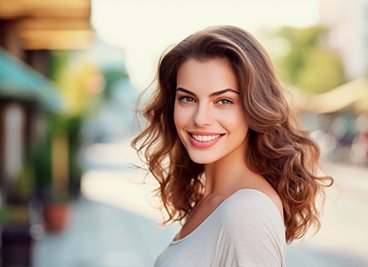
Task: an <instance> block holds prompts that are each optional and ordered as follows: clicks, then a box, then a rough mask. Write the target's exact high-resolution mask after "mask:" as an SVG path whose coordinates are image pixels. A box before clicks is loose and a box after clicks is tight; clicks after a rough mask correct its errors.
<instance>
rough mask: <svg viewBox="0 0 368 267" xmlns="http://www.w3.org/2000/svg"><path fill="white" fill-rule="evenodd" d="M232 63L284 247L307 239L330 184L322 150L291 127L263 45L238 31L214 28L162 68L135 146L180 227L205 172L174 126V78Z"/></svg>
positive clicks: (190, 40) (182, 46)
mask: <svg viewBox="0 0 368 267" xmlns="http://www.w3.org/2000/svg"><path fill="white" fill-rule="evenodd" d="M214 57H216V58H226V59H228V60H229V62H230V63H231V65H232V66H233V69H234V71H235V73H236V76H237V79H238V83H239V88H240V96H241V99H243V101H242V105H243V109H244V113H245V116H246V119H247V123H248V124H249V132H248V140H249V143H248V151H247V157H246V159H247V164H248V167H249V168H251V169H252V170H253V171H255V172H257V173H259V174H261V175H262V176H264V177H265V178H266V179H267V181H268V182H269V183H270V184H271V185H272V187H273V188H274V189H275V190H276V191H277V193H278V194H279V196H280V198H281V200H282V203H283V208H284V222H285V226H286V240H287V241H288V242H291V241H292V240H294V239H296V238H301V237H302V236H303V235H304V234H305V232H306V231H307V229H308V228H309V226H310V225H312V224H314V225H316V226H317V228H319V226H320V222H319V212H318V209H317V207H316V203H315V202H316V197H317V195H318V193H319V192H323V191H322V190H321V188H322V186H329V185H331V184H332V182H333V180H332V178H331V177H329V176H326V177H319V176H317V174H316V173H317V168H318V160H319V154H320V153H319V148H318V146H317V145H316V143H315V142H313V141H312V140H311V139H310V137H309V136H308V133H307V132H305V131H302V130H299V129H298V128H297V127H296V126H295V123H294V121H293V120H292V116H291V111H290V109H289V107H288V103H287V102H286V100H285V98H284V96H283V92H282V86H281V84H280V82H279V80H278V78H277V77H276V74H275V71H274V68H273V65H272V63H271V61H270V59H269V57H268V55H267V53H266V52H265V50H264V49H263V47H262V46H261V45H260V44H259V43H258V41H257V40H256V39H255V38H254V37H253V36H252V35H251V34H249V33H248V32H246V31H244V30H243V29H240V28H238V27H234V26H218V27H210V28H207V29H204V30H202V31H199V32H197V33H195V34H193V35H190V36H189V37H187V38H186V39H184V40H183V41H181V42H180V43H179V44H177V45H176V46H175V47H173V48H172V49H171V50H169V51H168V52H167V53H166V54H164V55H163V56H162V57H161V59H160V62H159V68H158V84H157V90H156V91H155V92H154V95H153V98H152V101H151V102H150V103H149V105H148V106H147V107H146V108H145V109H144V110H143V114H144V116H145V118H146V119H147V120H148V126H147V127H146V128H145V129H144V130H143V131H142V132H141V133H140V134H139V135H138V136H137V137H136V138H135V139H134V140H133V141H132V146H133V147H134V148H135V149H136V150H137V151H138V153H139V154H141V153H142V152H143V156H144V158H145V160H146V164H147V165H148V168H149V171H150V172H151V173H152V174H153V176H154V177H155V178H156V179H157V181H158V182H159V184H160V187H159V188H158V189H157V191H158V194H159V195H160V197H161V200H162V203H163V206H164V208H165V209H166V211H167V213H168V215H169V218H168V219H167V220H166V221H165V222H164V223H168V222H174V221H181V220H182V219H184V218H186V216H187V215H188V214H189V213H190V212H191V210H192V209H193V208H194V207H195V205H196V204H197V203H198V202H199V200H200V199H201V197H202V195H203V191H204V188H203V186H204V183H203V172H204V166H203V165H202V164H197V163H195V162H193V161H192V160H191V159H190V157H189V155H188V153H187V151H186V149H185V148H184V146H183V145H182V144H181V142H180V140H179V138H178V135H177V132H176V129H175V125H174V119H173V113H174V100H175V88H176V75H177V71H178V69H179V67H180V66H181V64H183V62H185V61H186V60H188V59H189V58H194V59H196V60H206V59H210V58H214Z"/></svg>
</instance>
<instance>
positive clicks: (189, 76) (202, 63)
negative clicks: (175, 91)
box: [176, 58, 238, 91]
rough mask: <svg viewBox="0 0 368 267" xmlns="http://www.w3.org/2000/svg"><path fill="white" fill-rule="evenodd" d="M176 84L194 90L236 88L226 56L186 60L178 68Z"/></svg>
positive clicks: (232, 72)
mask: <svg viewBox="0 0 368 267" xmlns="http://www.w3.org/2000/svg"><path fill="white" fill-rule="evenodd" d="M176 85H177V87H184V88H187V89H189V90H194V91H198V90H200V91H204V90H205V91H216V90H222V89H224V88H231V89H234V90H238V81H237V77H236V74H235V72H234V70H233V68H232V66H231V63H230V62H229V60H228V59H226V58H210V59H206V60H196V59H193V58H190V59H188V60H186V61H185V62H184V63H183V64H182V65H181V66H180V67H179V69H178V73H177V76H176Z"/></svg>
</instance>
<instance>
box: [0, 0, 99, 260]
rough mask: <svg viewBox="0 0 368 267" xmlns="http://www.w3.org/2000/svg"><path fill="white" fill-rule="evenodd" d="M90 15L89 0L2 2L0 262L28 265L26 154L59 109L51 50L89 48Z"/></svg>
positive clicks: (29, 214)
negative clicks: (52, 114) (51, 68)
mask: <svg viewBox="0 0 368 267" xmlns="http://www.w3.org/2000/svg"><path fill="white" fill-rule="evenodd" d="M90 13H91V4H90V0H53V1H48V0H13V1H8V0H0V129H1V130H0V236H1V240H0V252H1V253H0V266H4V267H6V266H30V262H31V259H30V257H31V253H30V251H31V244H32V239H33V237H34V236H32V231H30V229H31V228H32V223H34V219H35V218H36V217H37V216H36V215H35V214H34V213H33V212H34V211H35V210H33V209H30V201H29V200H30V197H32V196H33V195H34V193H35V192H36V191H37V188H34V186H35V184H34V183H33V184H32V179H34V177H32V172H31V171H30V169H31V168H32V162H29V161H28V160H29V157H28V156H29V155H28V154H29V152H30V147H32V146H35V145H37V140H40V139H42V138H45V136H44V135H43V134H44V132H45V123H46V117H47V114H49V113H52V112H53V113H55V112H58V111H60V110H61V109H62V99H61V96H60V92H59V91H58V89H57V88H56V87H55V86H54V85H53V84H52V82H51V81H50V80H49V79H48V78H47V77H48V76H49V75H50V60H51V53H50V52H51V51H53V50H60V49H62V50H66V49H67V50H80V49H85V48H88V47H89V45H90V43H91V39H92V32H91V26H90ZM38 178H40V177H38ZM33 234H35V233H34V232H33Z"/></svg>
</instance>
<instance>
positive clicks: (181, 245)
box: [132, 26, 332, 267]
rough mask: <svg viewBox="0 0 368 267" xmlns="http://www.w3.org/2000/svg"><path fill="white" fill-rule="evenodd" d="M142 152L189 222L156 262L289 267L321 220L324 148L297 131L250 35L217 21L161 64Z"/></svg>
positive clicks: (175, 215) (169, 205)
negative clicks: (291, 255)
mask: <svg viewBox="0 0 368 267" xmlns="http://www.w3.org/2000/svg"><path fill="white" fill-rule="evenodd" d="M144 115H145V117H146V119H147V120H148V126H147V128H145V130H144V131H143V132H142V133H141V134H140V135H139V136H138V137H136V138H135V139H134V140H133V142H132V145H133V147H135V148H136V149H137V150H138V152H143V153H144V154H143V155H144V157H145V159H146V163H147V165H148V167H149V170H150V172H151V173H152V174H153V176H154V177H155V178H156V179H157V181H158V182H159V184H160V187H159V188H158V193H159V195H160V197H161V199H162V203H163V206H164V208H165V209H166V211H167V213H168V215H169V218H168V220H167V221H166V222H165V223H168V222H174V221H180V222H181V223H182V228H181V230H180V232H179V233H178V234H177V236H176V237H175V238H174V239H173V241H172V242H171V243H170V244H169V246H168V247H167V248H166V249H165V250H164V251H163V252H162V253H161V255H160V256H159V258H158V259H157V261H156V263H155V266H157V267H159V266H160V267H161V266H165V267H166V266H170V267H179V266H183V267H188V266H191V267H193V266H201V267H205V266H226V267H227V266H245V267H256V266H257V267H258V266H259V267H276V266H278V267H281V266H285V244H286V242H291V241H292V240H294V239H296V238H300V237H302V236H303V235H304V234H305V232H306V230H307V228H308V227H309V226H310V225H312V224H315V225H317V226H319V219H318V210H317V208H316V205H315V200H316V197H317V195H318V193H319V192H320V191H322V190H321V189H322V187H323V186H327V185H329V184H331V183H332V178H331V177H319V176H317V174H316V170H317V167H318V158H319V149H318V147H317V145H316V144H315V143H314V142H313V141H312V140H311V139H310V138H309V136H308V134H307V133H306V132H304V131H302V130H299V129H297V128H296V126H295V123H294V121H293V120H292V116H291V112H290V109H289V107H288V104H287V102H286V100H285V98H284V96H283V93H282V86H281V85H280V82H279V81H278V79H277V77H276V75H275V71H274V69H273V66H272V64H271V62H270V59H269V57H268V56H267V53H266V52H265V50H264V49H263V48H262V46H261V45H260V44H259V43H258V42H257V41H256V40H255V39H254V37H252V36H251V35H250V34H249V33H248V32H246V31H244V30H243V29H240V28H238V27H233V26H220V27H211V28H207V29H204V30H202V31H200V32H197V33H195V34H193V35H190V36H189V37H187V38H186V39H184V40H183V41H182V42H180V43H179V44H177V45H176V46H175V47H173V48H172V49H171V50H170V51H168V52H167V53H166V54H165V55H164V56H163V57H162V58H161V60H160V63H159V69H158V84H157V90H156V91H155V93H154V96H153V98H152V100H151V102H150V103H149V105H148V106H147V107H146V108H145V110H144Z"/></svg>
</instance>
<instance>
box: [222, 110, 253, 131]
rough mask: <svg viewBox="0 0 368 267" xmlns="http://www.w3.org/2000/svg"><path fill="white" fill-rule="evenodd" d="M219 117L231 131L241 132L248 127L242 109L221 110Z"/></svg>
mask: <svg viewBox="0 0 368 267" xmlns="http://www.w3.org/2000/svg"><path fill="white" fill-rule="evenodd" d="M219 117H220V118H221V121H222V124H223V125H224V127H225V128H228V130H229V131H234V130H235V132H240V131H244V130H247V129H248V124H247V122H246V118H245V116H244V114H243V112H242V111H241V110H232V111H230V112H221V113H220V114H219ZM238 130H239V131H238Z"/></svg>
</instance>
